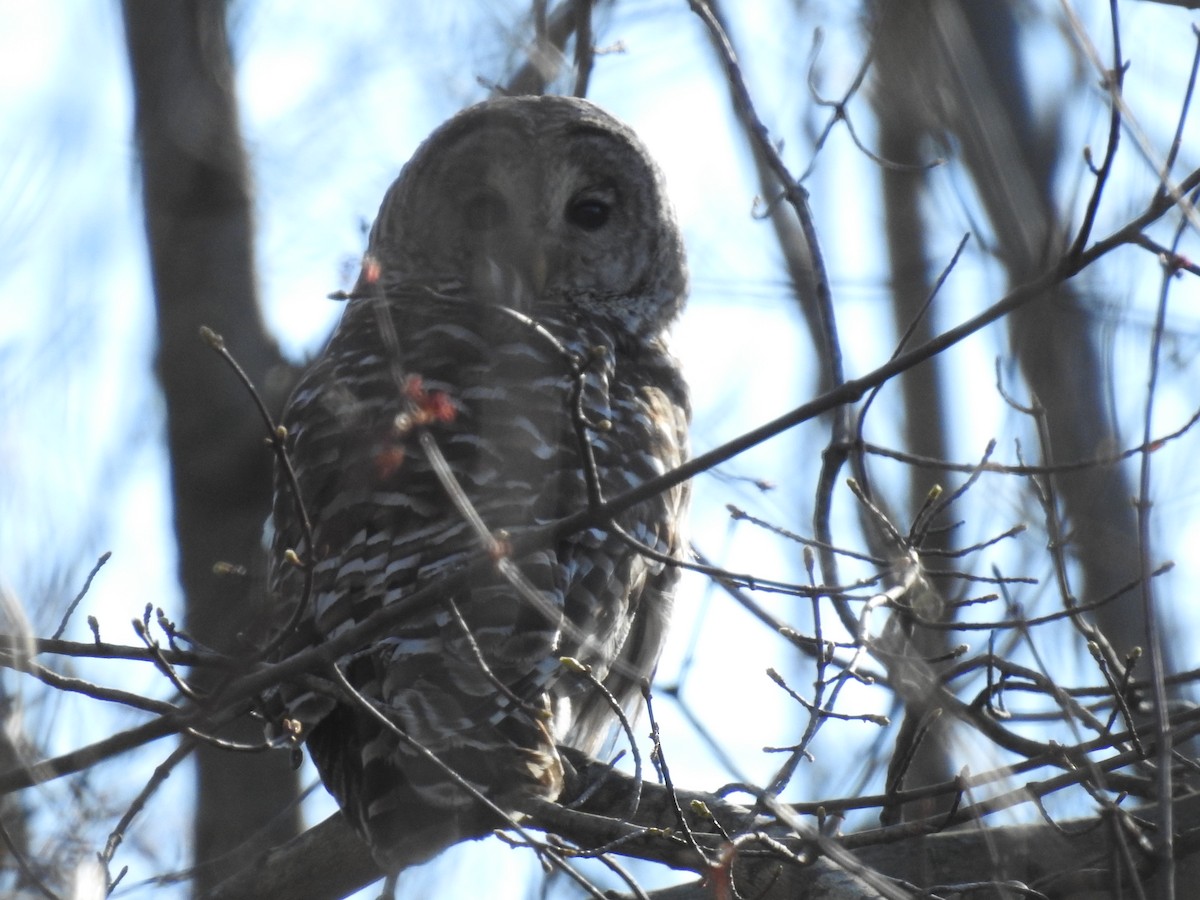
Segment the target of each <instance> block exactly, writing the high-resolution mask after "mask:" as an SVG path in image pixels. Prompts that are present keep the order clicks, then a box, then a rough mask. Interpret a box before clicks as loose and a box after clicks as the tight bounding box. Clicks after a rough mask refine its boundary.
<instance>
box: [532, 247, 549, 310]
mask: <svg viewBox="0 0 1200 900" xmlns="http://www.w3.org/2000/svg"><path fill="white" fill-rule="evenodd" d="M526 269H527V271H528V274H529V289H530V291H531V293H532V294H533V296H534V297H541V296H542V292H543V291H544V290H545V289H546V275H547V273H548V272H549V271H550V266H549V262H548V260H547V253H546V248H545V247H544V246H543V245H542V244H541V243H535V244H534V245H533V246H532V247H531V248H530V253H529V259H528V264H527V266H526Z"/></svg>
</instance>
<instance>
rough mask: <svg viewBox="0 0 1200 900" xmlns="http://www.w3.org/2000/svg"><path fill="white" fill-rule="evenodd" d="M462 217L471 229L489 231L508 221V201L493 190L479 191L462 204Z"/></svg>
mask: <svg viewBox="0 0 1200 900" xmlns="http://www.w3.org/2000/svg"><path fill="white" fill-rule="evenodd" d="M463 219H464V222H465V224H466V226H467V228H469V229H470V230H472V231H490V230H491V229H493V228H497V227H499V226H501V225H503V224H504V223H505V222H507V221H508V203H506V202H505V200H504V198H503V197H501V196H500V195H499V194H498V193H496V192H495V191H479V192H478V193H476V194H472V195H471V196H470V197H468V198H467V200H466V202H465V203H464V204H463Z"/></svg>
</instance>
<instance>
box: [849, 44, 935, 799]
mask: <svg viewBox="0 0 1200 900" xmlns="http://www.w3.org/2000/svg"><path fill="white" fill-rule="evenodd" d="M872 40H873V42H874V51H875V57H874V58H875V69H874V76H875V79H874V83H875V84H876V85H888V86H890V85H895V84H897V83H898V82H899V83H900V84H903V82H904V79H905V77H906V74H907V71H908V69H909V66H908V63H907V59H908V58H909V57H910V55H911V54H913V53H919V52H920V35H919V33H917V32H915V30H914V29H912V28H901V27H895V26H893V27H884V28H876V29H874V33H873V35H872ZM912 98H913V94H911V93H907V92H905V93H903V94H902V95H901V96H896V95H895V94H894V93H892V92H891V91H890V90H887V89H884V90H878V89H876V90H874V91H872V94H871V99H872V101H873V108H874V112H875V115H876V118H877V121H878V123H879V153H880V155H881V156H882V157H883V158H884V159H885V160H888V161H889V162H891V163H895V164H897V165H898V166H902V167H903V168H897V167H889V166H883V167H881V168H880V178H881V182H882V189H883V190H882V197H883V211H884V217H885V221H884V231H885V236H886V239H887V252H888V261H889V269H890V271H891V293H892V303H891V309H892V331H893V334H895V335H897V338H898V337H899V336H900V335H903V334H906V333H909V338H908V343H907V344H906V347H916V346H920V345H921V344H923V343H925V342H926V341H929V340H931V339H932V338H933V337H934V336H935V335H936V334H937V332H938V330H939V328H938V325H939V321H938V317H937V316H936V314H935V312H934V309H933V308H929V309H926V308H925V307H926V303H927V301H928V300H929V294H930V292H931V291H932V289H933V284H932V281H931V279H930V277H929V272H928V263H927V259H928V256H929V254H928V252H927V248H926V245H925V238H926V235H927V234H928V233H929V229H928V227H926V224H925V223H924V222H923V221H922V216H921V199H922V196H923V195H924V192H925V189H926V188H927V186H928V181H927V179H926V177H925V172H924V171H923V170H921V169H919V168H916V167H917V166H919V164H920V161H921V159H922V157H923V156H924V155H925V154H927V152H928V150H927V147H928V143H929V142H928V140H927V133H926V132H925V130H924V128H923V126H922V119H923V116H922V115H921V111H920V110H919V109H914V108H913V107H914V103H913V100H912ZM910 330H911V333H910ZM943 366H944V361H943V359H942V357H941V356H936V357H934V358H933V359H931V360H929V361H927V362H925V363H923V364H922V365H919V366H917V367H916V368H915V369H912V370H910V371H908V372H905V373H904V374H903V375H901V376H900V377H899V378H898V379H897V381H896V386H897V387H898V388H899V390H900V393H901V398H902V407H903V410H904V417H903V420H904V447H905V449H906V450H908V451H909V452H910V453H915V454H917V455H918V456H923V457H925V458H927V459H948V458H949V457H950V455H951V448H950V441H949V438H948V436H947V434H946V406H945V404H944V402H943V399H944V392H943V390H942V387H943V385H942V377H941V373H942V369H943ZM904 472H905V475H906V476H907V479H908V497H907V498H905V499H906V503H907V505H906V507H905V509H904V513H903V514H902V515H898V516H894V517H893V520H894V521H896V522H897V524H898V525H899V526H900V527H902V528H903V527H905V526H906V525H907V524H908V520H909V519H911V517H912V516H914V515H915V514H916V512H917V510H919V509H921V508H922V507H923V506H924V504H925V500H926V498H927V496H928V494H929V491H930V489H931V488H932V487H933V486H934V485H942V486H943V487H950V486H951V485H952V482H951V480H950V478H951V476H950V474H949V473H948V472H946V471H944V470H942V469H929V468H923V467H919V466H908V467H905V469H904ZM856 474H858V473H856ZM859 477H860V480H861V482H862V483H863V484H870V482H869V481H868V480H867V478H866V474H865V473H862V474H859ZM875 501H876V502H877V503H882V502H883V501H882V498H880V497H875ZM865 531H866V533H867V534H870V533H871V532H872V529H870V528H867V529H865ZM951 543H952V542H951V540H950V537H949V533H947V532H935V533H933V534H931V535H929V537H928V538H927V539H926V540H925V542H924V543H923V545H922V549H923V550H949V549H951ZM877 549H878V550H880V551H882V548H877ZM934 587H935V588H936V589H937V591H938V592H939V593H940V594H942V595H943V596H944V595H945V593H946V592H947V591H949V590H952V589H953V588H952V586H951V584H950V580H948V579H947V580H943V581H940V582H935V584H934ZM948 599H952V598H948ZM903 631H905V632H907V633H906V634H901V629H892V630H889V631H888V632H887V633H886V634H885V635H884V641H885V644H890V645H891V646H890V648H889V649H891V650H892V651H893V652H895V653H897V654H901V655H903V656H907V657H909V658H911V661H912V663H913V665H915V666H917V667H918V668H919V669H920V670H921V671H922V678H920V679H919V680H918V683H917V684H914V685H913V686H912V687H913V689H912V690H910V691H907V692H906V691H900V692H899V693H898V696H899V698H900V699H902V700H903V701H904V704H905V710H904V717H903V720H902V723H901V726H900V729H901V730H900V735H899V736H898V740H897V744H898V746H901V747H903V746H906V745H907V744H908V742H910V741H912V740H918V739H919V740H920V743H919V745H918V746H917V747H916V750H915V752H914V753H913V754H912V756H911V760H910V761H909V762H908V766H907V770H906V771H903V772H895V773H891V774H899V775H903V777H904V782H903V785H901V784H892V785H891V786H892V787H894V788H896V789H899V788H900V787H901V786H903V787H908V788H915V787H919V786H922V785H927V784H936V783H938V782H942V781H946V780H947V779H949V778H952V777H953V775H954V772H955V771H956V769H957V766H955V765H954V763H953V760H952V759H951V754H950V748H949V743H948V742H949V737H950V729H951V727H952V723H951V722H950V721H949V719H948V718H937V717H935V716H933V714H934V710H932V709H930V708H929V706H928V704H927V703H925V702H923V701H924V699H925V698H927V697H929V696H931V692H930V691H929V690H927V689H926V687H927V686H926V685H925V684H923V683H921V682H924V681H925V680H926V679H927V678H928V667H927V666H926V665H925V664H923V663H920V662H919V661H920V660H925V659H934V658H944V657H945V656H946V655H947V654H948V652H949V650H950V643H951V641H950V633H949V632H947V631H941V630H934V629H928V628H920V627H919V626H918V627H913V628H906V629H903ZM925 729H928V730H927V731H926V732H925V734H924V736H923V737H921V736H920V732H921V731H923V730H925ZM900 756H901V757H903V758H907V754H906V753H901V754H900ZM895 761H896V760H895V759H894V760H893V762H895ZM947 804H948V800H947V799H946V798H942V799H941V800H939V801H937V802H932V803H931V802H926V803H925V804H921V805H920V808H914V809H910V810H906V815H908V816H911V817H923V816H928V815H933V814H934V813H935V812H937V811H939V810H944V809H945V808H946V806H947ZM894 812H895V811H894Z"/></svg>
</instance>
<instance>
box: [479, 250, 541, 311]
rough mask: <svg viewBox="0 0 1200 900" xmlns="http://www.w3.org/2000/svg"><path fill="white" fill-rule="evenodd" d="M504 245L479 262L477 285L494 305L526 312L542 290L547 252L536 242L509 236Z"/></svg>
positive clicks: (539, 297)
mask: <svg viewBox="0 0 1200 900" xmlns="http://www.w3.org/2000/svg"><path fill="white" fill-rule="evenodd" d="M506 237H507V241H506V242H505V245H503V246H501V247H497V248H495V249H496V251H498V252H494V253H492V254H488V255H487V256H485V257H484V259H483V267H482V269H481V270H480V271H479V277H478V280H477V284H479V285H480V287H481V288H482V289H483V290H484V292H485V293H486V294H487V295H488V296H490V297H491V298H492V300H493V302H495V303H499V304H502V305H504V306H511V307H513V308H514V309H517V310H521V311H528V310H530V309H532V308H533V306H534V304H536V303H537V302H538V301H539V300H541V299H542V295H543V293H544V292H545V290H546V283H547V281H548V280H549V274H550V261H551V260H550V253H549V248H548V247H547V246H546V245H545V243H544V242H543V241H539V240H537V239H536V238H525V239H522V238H523V236H522V235H519V234H515V233H512V232H510V233H509V234H508V235H506Z"/></svg>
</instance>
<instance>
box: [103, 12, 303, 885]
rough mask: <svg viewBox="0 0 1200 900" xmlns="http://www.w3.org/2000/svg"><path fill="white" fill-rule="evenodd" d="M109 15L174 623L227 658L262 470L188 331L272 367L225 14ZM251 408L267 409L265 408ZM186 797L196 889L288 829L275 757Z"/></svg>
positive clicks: (239, 624)
mask: <svg viewBox="0 0 1200 900" xmlns="http://www.w3.org/2000/svg"><path fill="white" fill-rule="evenodd" d="M122 6H123V12H124V18H125V29H126V39H127V43H128V52H129V59H130V63H131V68H132V72H133V87H134V94H135V97H136V103H137V139H138V146H139V149H140V151H141V163H142V178H143V194H144V206H145V217H146V232H147V237H148V239H149V246H150V259H151V266H152V274H153V283H154V290H155V297H156V304H157V315H158V343H159V346H158V375H159V379H160V381H161V384H162V389H163V395H164V397H165V400H166V409H167V434H168V438H167V439H168V444H169V451H170V456H171V489H172V495H173V499H174V513H175V532H176V538H177V540H178V546H179V578H180V582H181V584H182V585H183V590H184V593H185V595H186V601H187V628H188V630H189V632H190V633H191V635H192V636H193V637H194V638H196V639H197V640H199V641H200V642H202V643H204V644H206V645H209V646H212V647H215V648H217V649H224V650H233V649H235V648H237V646H238V641H237V635H238V633H239V632H240V631H241V630H242V629H243V628H245V627H246V626H247V625H248V624H249V622H250V621H251V618H252V617H253V616H254V615H255V613H256V612H257V611H259V610H260V609H261V606H262V600H263V599H264V598H265V590H264V589H263V579H262V561H261V557H262V556H263V554H262V552H261V550H260V547H261V540H262V527H263V522H264V521H265V519H266V516H267V511H268V509H269V504H270V495H271V465H272V460H271V455H270V453H269V451H268V450H267V448H266V447H265V446H264V440H263V438H264V434H263V426H262V424H261V422H260V421H259V420H258V419H257V417H256V414H255V410H254V408H253V406H252V404H251V402H250V398H249V397H248V396H247V395H246V392H245V389H244V388H243V387H242V386H241V385H240V384H238V383H237V381H236V379H235V378H234V377H233V375H232V374H231V373H230V371H229V370H228V369H227V368H226V366H225V365H224V363H222V362H221V360H220V359H219V358H218V357H217V356H216V354H214V353H213V352H212V351H211V350H210V349H209V348H208V347H206V346H205V344H204V343H203V342H202V341H201V340H200V339H199V337H198V329H199V327H200V326H201V325H208V326H210V327H212V328H213V329H214V330H216V331H217V332H219V333H220V334H222V335H223V336H224V337H225V340H226V343H227V345H228V346H229V348H230V350H231V351H232V353H233V355H234V356H235V357H236V358H237V359H238V361H239V362H240V363H241V364H242V365H243V366H244V367H245V369H246V371H247V372H248V373H249V375H250V377H251V379H252V380H253V381H254V382H255V384H257V385H259V386H260V387H263V386H267V385H269V384H271V383H272V379H271V378H270V377H269V376H270V375H271V372H272V370H273V369H274V368H275V367H277V366H278V365H279V364H280V360H279V356H278V351H277V349H276V347H275V345H274V343H273V342H272V341H271V339H270V338H269V337H268V336H267V334H266V332H265V329H264V327H263V323H262V321H261V318H260V316H259V309H258V303H257V297H256V290H255V279H254V272H253V239H252V238H253V229H252V224H251V200H250V189H249V176H248V171H247V164H246V159H245V153H244V149H243V146H242V141H241V134H240V129H239V127H238V119H237V107H236V101H235V98H234V94H233V72H232V64H231V60H230V53H229V43H228V38H227V35H226V32H225V20H224V16H225V5H224V4H223V3H214V2H207V0H176V2H171V3H162V2H158V0H124V2H123V4H122ZM275 380H276V381H278V379H275ZM267 401H268V403H269V404H270V405H272V406H274V407H276V408H278V406H279V405H280V404H279V403H278V398H272V397H267ZM219 561H227V562H231V563H234V564H237V565H241V566H245V567H246V570H247V573H248V574H247V576H246V577H241V578H233V577H225V578H219V577H217V576H216V575H215V574H214V571H213V565H214V563H217V562H219ZM200 674H201V673H195V675H194V677H195V678H196V679H197V680H199V679H200ZM201 686H203V682H201ZM222 736H223V737H228V738H231V739H236V740H242V741H247V742H251V743H261V741H262V730H261V727H260V726H259V725H258V724H257V723H255V722H253V721H250V720H246V721H243V722H240V723H237V727H235V728H232V729H230V731H229V732H228V733H226V734H223V735H222ZM196 791H197V796H196V803H197V809H196V818H195V830H194V837H195V848H194V849H195V860H196V863H197V864H198V865H199V866H200V868H199V872H198V874H197V878H196V889H197V891H198V892H199V893H203V892H204V891H205V890H206V889H207V888H208V887H209V886H211V884H213V883H215V881H217V880H218V878H216V877H214V875H213V872H212V869H211V868H206V867H205V866H204V865H203V864H204V863H205V862H206V861H209V860H213V859H216V858H218V857H221V856H223V855H225V854H229V853H232V852H234V851H238V850H247V849H249V848H247V846H246V845H247V842H248V841H249V839H250V838H251V837H252V836H258V837H260V838H262V839H263V840H265V841H267V842H269V843H277V842H279V841H281V840H285V839H287V838H288V837H289V836H291V835H292V834H294V833H295V832H296V831H297V829H298V825H299V820H298V814H297V812H296V809H295V807H294V805H293V806H292V807H290V808H289V807H288V804H289V802H290V801H291V800H292V799H293V798H294V797H295V794H296V785H295V777H294V775H293V773H292V772H291V771H290V769H289V766H288V762H287V758H286V756H285V755H284V754H238V753H230V752H224V751H220V750H216V749H214V748H211V747H208V746H206V745H201V750H200V751H199V753H198V754H197V785H196ZM285 809H286V810H289V811H288V812H287V813H283V812H282V811H284V810H285ZM231 863H232V861H227V862H226V863H223V864H222V869H223V870H227V867H228V865H229V864H231Z"/></svg>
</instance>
